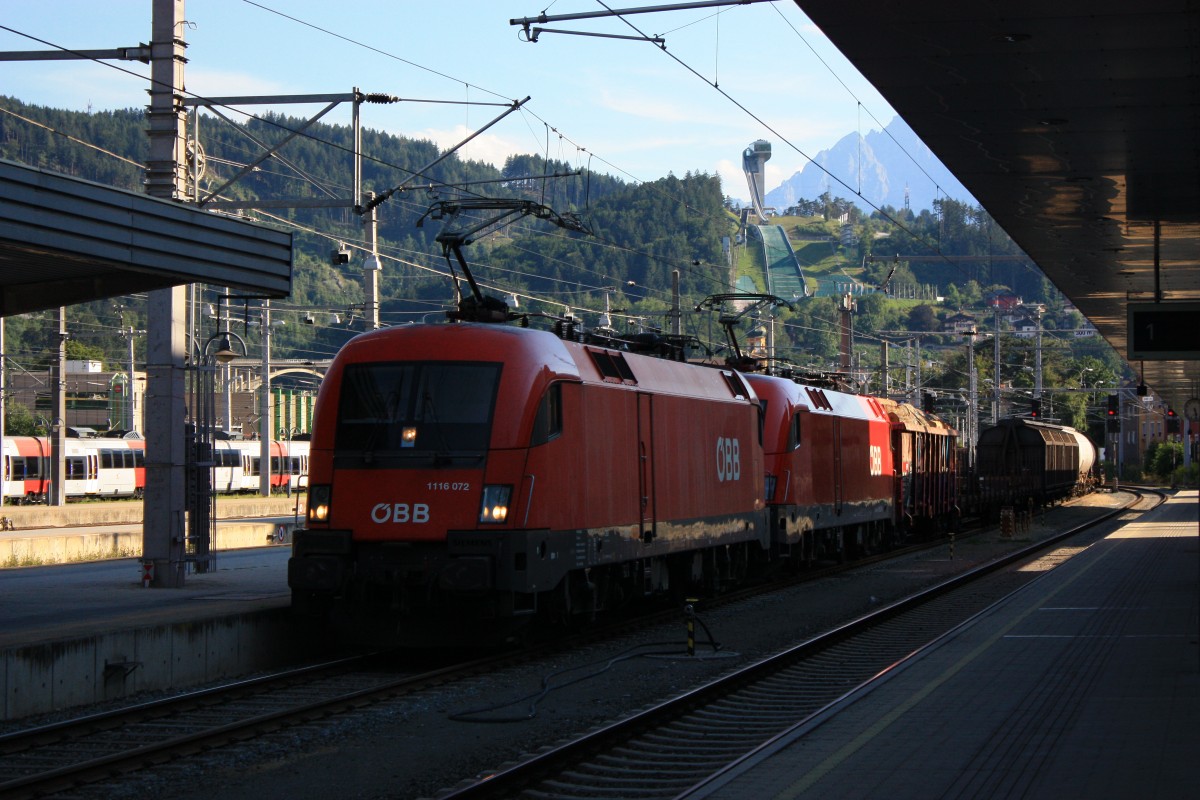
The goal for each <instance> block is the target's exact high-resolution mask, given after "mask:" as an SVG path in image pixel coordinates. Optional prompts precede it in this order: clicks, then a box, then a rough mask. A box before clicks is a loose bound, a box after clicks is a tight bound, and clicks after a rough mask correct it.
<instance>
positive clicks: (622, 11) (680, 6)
mask: <svg viewBox="0 0 1200 800" xmlns="http://www.w3.org/2000/svg"><path fill="white" fill-rule="evenodd" d="M774 2H775V0H699V2H694V3H670V4H668V5H662V6H641V7H639V8H614V9H607V10H605V11H581V12H579V13H576V14H538V15H537V16H536V17H521V18H520V19H510V20H509V21H508V24H509V25H520V26H521V28H522V29H523V31H524V34H525V40H526V41H529V42H536V41H537V37H538V34H539V33H571V34H575V35H576V36H598V37H601V38H605V39H634V40H637V41H645V42H653V43H654V44H657V45H659V46H660V47H661V46H662V45H663V44H665V41H666V40H664V39H663V38H662V37H660V36H655V37H653V38H651V37H648V36H647V37H642V36H618V35H615V34H606V33H582V32H579V31H564V30H557V29H552V28H533V27H532V26H533V25H534V24H539V25H544V24H546V23H547V22H569V21H573V20H578V19H599V18H603V17H622V16H628V15H630V14H653V13H656V12H659V11H690V10H693V9H699V8H714V7H717V6H748V5H752V4H754V3H774Z"/></svg>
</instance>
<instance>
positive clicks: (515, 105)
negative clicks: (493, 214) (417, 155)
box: [355, 96, 529, 214]
mask: <svg viewBox="0 0 1200 800" xmlns="http://www.w3.org/2000/svg"><path fill="white" fill-rule="evenodd" d="M528 102H529V97H528V96H526V97H525V99H524V100H514V101H513V102H512V103H511V104H510V105H509V106H508V107H507V108H505V109H504V111H503V112H502V113H501V114H500V115H499V116H498V117H496V118H495V119H493V120H492V121H491V122H489V123H488V124H486V125H484V126H483V127H482V128H480V129H479V130H477V131H475V132H474V133H472V134H471V135H470V136H468V137H467V138H465V139H463V140H462V141H461V142H459V143H458V144H456V145H454V147H451V148H450V149H449V150H447V151H446V152H445V153H442V154H441V155H440V156H438V157H437V158H435V159H434V160H433V161H430V162H429V163H428V164H426V165H425V166H424V167H421V169H419V170H417V171H416V172H414V173H413V174H411V175H409V176H408V177H407V178H405V179H404V180H402V181H400V183H399V184H397V185H396V186H394V187H392V188H391V189H388V190H387V191H386V192H380V193H379V194H378V195H376V196H375V198H374V199H372V200H371V201H370V202H368V203H367V204H366V205H364V206H361V207H359V208H356V209H355V211H357V212H358V213H359V214H367V213H370V211H371V210H372V209H374V208H377V207H378V206H379V204H380V203H382V202H384V201H385V200H387V199H389V198H390V197H391V196H392V195H394V194H395V193H396V192H399V191H401V190H402V189H404V187H405V186H407V185H408V184H410V183H412V182H413V181H414V180H416V179H417V178H419V177H421V176H423V175H424V174H425V173H426V172H428V171H429V170H431V169H433V168H434V167H435V166H437V165H438V164H440V163H442V162H443V161H445V160H446V159H447V158H449V157H450V156H452V155H453V154H454V153H456V152H458V151H459V150H461V149H462V148H463V147H465V146H466V145H467V144H468V143H469V142H470V141H471V140H472V139H474V138H475V137H477V136H479V135H480V134H482V133H483V132H484V131H486V130H488V129H489V128H491V127H492V126H493V125H495V124H496V123H498V122H500V120H502V119H504V118H505V117H507V116H508V115H509V114H511V113H513V112H514V111H519V110H520V108H521V106H523V105H525V104H526V103H528Z"/></svg>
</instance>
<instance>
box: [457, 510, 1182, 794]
mask: <svg viewBox="0 0 1200 800" xmlns="http://www.w3.org/2000/svg"><path fill="white" fill-rule="evenodd" d="M1162 501H1163V497H1162V496H1161V495H1160V496H1159V497H1158V502H1159V503H1161V502H1162ZM1141 502H1144V496H1139V497H1137V498H1134V499H1133V500H1132V501H1131V502H1130V503H1129V504H1128V505H1126V506H1125V507H1123V508H1119V509H1116V510H1114V511H1112V512H1111V513H1109V514H1106V515H1104V516H1103V517H1101V518H1100V519H1096V520H1093V521H1091V522H1088V523H1086V524H1084V525H1080V526H1077V527H1075V528H1072V529H1070V530H1068V531H1065V532H1063V533H1061V534H1059V535H1057V536H1054V537H1052V538H1050V539H1047V540H1043V541H1041V542H1038V543H1037V544H1035V545H1032V546H1029V547H1026V548H1022V549H1020V550H1017V551H1015V552H1013V553H1011V554H1009V555H1006V556H1004V557H1002V558H998V559H996V560H994V561H992V562H990V563H988V564H986V565H983V566H980V567H977V568H975V569H973V570H971V571H969V572H966V573H964V574H962V575H960V576H958V577H955V578H953V579H950V580H947V581H945V582H944V583H942V584H940V585H938V586H935V587H933V588H931V589H928V590H925V591H922V592H920V593H918V594H915V595H913V596H911V597H909V598H907V599H905V600H902V601H899V602H896V603H894V604H892V605H890V606H887V607H885V608H882V609H880V610H879V611H876V612H874V613H871V614H869V615H866V616H864V617H861V618H859V619H858V620H855V621H853V622H851V623H848V624H846V625H844V626H842V627H840V628H837V629H836V630H833V631H830V632H828V633H826V634H823V635H821V636H818V637H815V638H813V639H810V640H809V641H807V642H804V643H802V644H800V645H798V646H796V647H794V648H791V649H789V650H787V651H785V652H782V653H779V654H777V655H775V656H772V657H770V658H767V659H763V660H761V661H759V662H758V663H756V664H753V665H750V666H748V667H746V668H744V669H741V670H738V671H737V672H735V673H732V674H730V675H727V676H725V677H723V678H721V679H719V680H716V681H713V682H711V683H709V684H707V685H705V686H702V687H699V688H697V689H694V690H692V691H689V692H687V693H685V694H682V695H680V696H678V697H676V698H674V699H672V700H670V701H667V702H664V703H662V704H660V705H657V706H655V707H653V708H650V709H647V710H645V711H642V712H640V713H637V714H634V715H632V716H629V717H626V718H624V719H622V720H619V721H617V722H613V723H611V724H608V725H605V726H603V727H601V728H599V729H597V730H595V731H593V732H591V733H588V734H586V735H584V736H581V737H579V738H577V739H574V740H572V741H570V742H567V743H565V744H562V745H559V746H557V747H554V748H552V749H549V750H547V751H545V752H541V753H538V754H536V755H533V756H531V757H529V758H527V759H524V760H522V761H520V762H519V763H516V764H513V765H510V766H506V767H501V768H498V769H496V770H494V771H490V772H488V773H485V774H482V775H481V776H479V777H478V778H476V779H472V780H469V781H465V782H463V783H462V784H460V785H459V786H457V787H454V788H452V789H448V790H446V791H444V792H443V793H441V794H439V795H438V798H439V800H467V799H468V798H470V799H471V800H479V799H480V798H513V797H517V798H522V800H573V799H574V798H581V799H582V798H596V797H638V798H645V799H646V800H649V799H651V798H675V797H679V796H681V795H684V794H686V793H688V792H689V791H690V790H691V789H692V788H694V787H695V786H697V785H698V784H701V783H702V782H704V781H705V780H707V779H708V778H709V777H710V776H712V775H714V774H716V773H718V772H719V771H721V770H723V769H725V768H727V767H729V766H730V765H731V764H733V763H735V762H737V761H738V760H740V759H742V758H745V757H747V756H748V755H749V754H750V753H751V752H753V751H754V750H755V749H756V748H758V747H760V746H762V745H764V744H765V743H766V742H768V741H770V740H771V739H772V738H774V737H776V736H778V735H780V734H781V733H783V732H784V731H786V730H788V729H789V728H792V727H794V726H796V725H797V724H800V723H801V722H802V721H803V720H805V719H807V718H810V717H812V716H813V715H815V714H817V713H818V712H819V711H820V710H821V709H823V708H825V707H827V706H828V705H830V704H831V703H833V702H834V701H836V700H837V699H839V698H841V697H843V696H845V695H846V694H848V693H850V692H852V691H855V690H856V689H858V688H861V687H862V686H863V685H865V684H866V683H868V682H870V681H871V680H873V679H874V678H876V677H877V676H879V675H880V674H882V673H883V672H885V671H886V670H889V669H891V668H892V667H894V666H895V665H897V664H898V663H900V662H901V661H903V660H905V659H907V658H910V657H912V656H913V655H914V654H915V653H916V652H917V651H919V650H920V649H921V648H923V647H926V646H928V645H929V644H931V643H932V642H934V641H936V640H937V639H938V638H940V637H942V636H945V635H946V634H947V633H948V632H949V631H951V630H953V629H954V628H956V627H957V626H959V625H962V624H964V623H965V622H966V621H967V620H969V619H970V618H972V617H973V616H975V615H976V614H978V613H980V612H981V611H983V610H984V609H986V608H988V607H989V606H991V605H993V604H994V603H996V602H997V601H999V600H1000V599H1002V598H1004V597H1005V596H1007V595H1009V594H1010V593H1012V592H1013V591H1016V590H1017V589H1019V588H1020V587H1021V586H1023V585H1025V584H1027V583H1029V582H1030V581H1032V580H1034V579H1035V578H1036V577H1037V575H1039V574H1041V572H1042V571H1044V570H1045V569H1050V568H1052V567H1053V566H1055V565H1057V564H1058V563H1061V561H1062V560H1064V559H1065V557H1068V556H1063V555H1057V556H1047V557H1044V560H1045V562H1046V563H1045V564H1043V565H1042V566H1043V567H1044V569H1042V570H1040V571H1039V570H1027V571H1018V570H1005V569H1004V568H1005V567H1007V566H1009V565H1012V564H1015V563H1018V562H1024V561H1027V560H1028V559H1031V558H1034V557H1036V556H1038V555H1039V554H1041V553H1044V552H1045V551H1048V550H1049V549H1050V548H1053V547H1055V546H1057V545H1060V544H1062V543H1063V542H1064V541H1065V540H1067V539H1069V538H1070V537H1073V536H1075V535H1077V534H1079V533H1081V532H1083V531H1085V530H1087V529H1089V528H1093V527H1095V526H1097V525H1099V524H1101V523H1103V522H1105V521H1108V520H1110V519H1112V518H1113V517H1115V516H1116V515H1118V514H1120V513H1123V512H1124V511H1127V510H1129V509H1130V508H1132V507H1133V506H1134V505H1136V504H1138V503H1141Z"/></svg>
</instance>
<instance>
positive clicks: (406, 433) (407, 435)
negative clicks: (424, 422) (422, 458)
mask: <svg viewBox="0 0 1200 800" xmlns="http://www.w3.org/2000/svg"><path fill="white" fill-rule="evenodd" d="M416 444H417V429H416V428H405V429H404V430H402V431H400V446H401V447H415V446H416Z"/></svg>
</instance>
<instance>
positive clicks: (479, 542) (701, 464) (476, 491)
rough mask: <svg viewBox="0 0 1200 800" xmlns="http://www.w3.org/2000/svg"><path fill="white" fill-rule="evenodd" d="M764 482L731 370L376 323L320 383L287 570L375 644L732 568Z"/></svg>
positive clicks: (743, 563)
mask: <svg viewBox="0 0 1200 800" xmlns="http://www.w3.org/2000/svg"><path fill="white" fill-rule="evenodd" d="M879 458H880V459H883V458H885V456H883V455H882V454H880V456H879ZM887 468H889V469H890V466H889V467H887ZM879 469H880V470H883V469H885V466H884V465H883V464H882V463H881V464H880V466H879ZM763 486H764V476H763V459H762V446H761V441H760V418H759V404H758V400H757V398H756V397H755V394H754V391H753V390H752V389H751V388H750V386H749V385H748V384H747V382H746V381H745V380H744V379H743V377H742V376H741V375H740V374H739V373H737V372H735V371H732V370H728V369H715V368H711V367H702V366H695V365H689V364H685V363H680V362H678V361H673V360H668V359H662V358H655V357H651V356H644V355H639V354H636V353H631V352H622V351H619V350H613V349H607V348H603V347H597V346H592V345H589V344H582V343H578V342H572V341H564V340H562V339H560V338H558V337H556V336H555V335H554V334H552V333H549V332H545V331H537V330H530V329H524V328H517V327H508V326H501V325H487V324H482V325H481V324H474V323H461V324H451V325H415V326H407V327H399V328H391V329H387V330H381V331H377V332H373V333H370V334H365V335H362V336H359V337H357V338H355V339H354V340H352V341H351V342H350V343H349V344H347V345H346V346H345V347H343V348H342V350H341V352H339V354H338V356H337V357H336V359H335V360H334V362H333V364H332V366H331V368H330V370H329V373H328V375H327V376H326V379H325V381H324V383H323V385H322V387H321V391H320V395H319V397H318V401H317V410H316V420H315V425H314V434H313V439H312V442H311V461H310V487H309V501H308V512H307V513H308V517H307V525H306V527H305V528H304V529H302V530H298V531H296V535H295V544H294V549H293V555H292V558H291V560H290V562H289V564H288V582H289V585H290V586H291V589H292V597H293V604H294V606H295V607H297V608H299V609H308V610H316V609H328V610H332V611H333V612H334V615H335V616H337V617H342V618H343V619H344V621H345V622H346V623H349V624H359V623H362V622H364V621H369V623H373V624H370V625H369V629H368V631H364V632H369V633H370V635H371V636H372V638H376V639H377V638H379V636H380V635H381V634H388V635H397V636H398V637H399V639H401V640H405V639H410V638H411V639H414V640H422V641H431V640H435V639H436V638H437V636H436V634H437V633H439V632H441V633H451V634H454V635H457V636H470V635H474V634H475V633H477V632H478V631H470V630H469V629H468V628H467V627H466V625H467V622H468V621H476V620H482V621H485V623H486V624H487V627H488V629H489V630H496V629H498V628H500V629H503V628H504V627H508V626H498V625H497V624H496V622H497V621H507V622H510V623H511V622H515V621H519V620H521V619H528V618H530V617H532V616H533V615H535V614H536V613H538V612H541V613H544V614H548V615H550V616H552V617H557V618H565V617H569V616H571V615H573V614H589V615H590V614H592V613H595V612H596V611H599V610H602V609H605V608H608V607H611V606H614V605H616V604H618V603H619V602H621V601H622V600H625V599H631V598H633V597H637V596H642V595H645V594H649V593H654V592H660V591H665V590H667V589H676V590H678V591H681V592H682V591H686V590H687V589H688V587H691V586H693V585H695V584H708V585H710V586H711V585H714V584H718V583H720V582H722V581H726V580H728V581H730V582H732V581H735V580H737V579H739V578H740V577H741V575H742V574H743V573H744V572H745V570H746V567H747V565H748V564H749V563H750V562H751V561H753V560H754V559H756V558H759V557H762V556H765V555H766V553H767V552H768V551H769V548H770V536H769V532H768V530H767V524H766V516H765V499H764V497H763ZM447 619H450V620H453V621H454V624H453V626H446V625H445V621H446V620H447Z"/></svg>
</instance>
